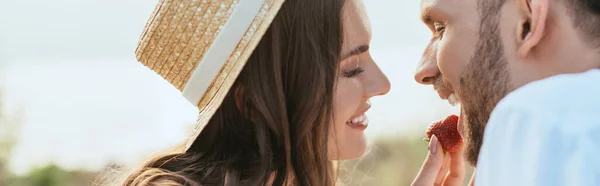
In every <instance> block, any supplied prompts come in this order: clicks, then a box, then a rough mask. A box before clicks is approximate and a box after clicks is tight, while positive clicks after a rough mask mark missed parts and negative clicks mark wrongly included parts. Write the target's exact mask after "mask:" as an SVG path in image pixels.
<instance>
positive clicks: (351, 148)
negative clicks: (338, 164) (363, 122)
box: [330, 132, 367, 160]
mask: <svg viewBox="0 0 600 186" xmlns="http://www.w3.org/2000/svg"><path fill="white" fill-rule="evenodd" d="M346 135H347V136H346V139H345V140H343V141H339V142H338V143H339V148H337V149H336V148H334V149H335V150H334V153H332V154H331V155H332V156H330V160H350V159H356V158H360V157H362V156H364V155H365V152H366V150H367V139H366V137H365V135H364V133H363V132H360V133H355V134H348V133H346ZM335 152H338V153H335Z"/></svg>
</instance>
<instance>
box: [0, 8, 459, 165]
mask: <svg viewBox="0 0 600 186" xmlns="http://www.w3.org/2000/svg"><path fill="white" fill-rule="evenodd" d="M365 1H366V2H365V4H366V7H367V12H368V14H369V16H370V18H371V24H372V29H373V41H372V43H371V44H372V46H371V54H372V55H373V58H374V59H375V60H376V62H377V63H378V64H379V66H380V68H381V69H382V70H383V72H384V73H385V74H386V75H388V78H389V79H390V81H391V84H392V89H391V91H390V93H389V94H388V95H386V96H383V97H377V98H373V100H372V103H373V107H372V109H371V110H370V111H369V112H368V115H369V120H370V121H371V122H370V125H369V128H368V129H367V133H368V134H369V136H370V137H371V138H374V137H378V136H386V135H387V136H390V135H422V131H420V129H422V128H423V126H424V125H427V124H428V123H429V122H431V121H433V120H437V119H439V118H440V117H443V116H444V115H446V114H448V113H451V112H456V108H452V107H450V106H449V105H448V104H447V103H446V102H445V101H442V100H440V99H439V97H438V96H437V94H435V92H433V91H432V90H433V89H432V87H430V86H421V85H418V84H417V83H415V82H414V80H413V73H414V71H415V69H416V65H417V63H418V60H419V58H420V55H421V53H422V50H423V48H424V47H425V45H426V43H427V41H428V40H429V36H430V32H429V31H428V29H427V28H426V27H425V26H423V25H422V24H421V23H420V20H419V1H417V0H413V1H405V0H365ZM156 2H157V1H156V0H52V1H47V0H27V1H13V0H0V4H2V6H0V90H1V91H3V94H4V102H5V104H6V106H7V108H6V109H7V112H8V113H9V114H11V115H13V116H17V117H20V118H21V119H22V121H23V125H22V126H21V128H20V131H19V132H20V133H19V141H18V144H17V147H16V149H15V152H14V154H13V161H12V162H11V167H12V168H13V170H14V171H16V172H17V173H25V172H26V171H28V170H29V169H30V168H32V167H35V166H42V165H45V164H47V163H57V164H59V165H60V166H63V167H65V168H68V169H82V168H83V169H91V170H99V169H101V168H102V167H103V166H104V165H105V164H106V163H108V162H119V163H123V164H134V163H137V162H139V161H140V160H141V159H144V158H147V157H149V156H151V155H152V154H153V153H155V152H157V151H160V150H162V149H165V148H166V147H169V146H172V145H174V144H177V143H179V142H181V141H182V140H184V139H185V138H186V137H187V136H186V134H187V132H186V130H187V129H189V128H190V125H192V124H193V123H194V122H195V120H196V117H197V109H196V108H194V106H192V105H191V104H189V103H188V102H187V101H185V99H184V98H183V97H182V96H181V94H180V93H179V92H178V91H177V90H176V89H175V88H173V87H172V86H171V85H169V84H168V83H167V82H166V81H164V80H162V78H161V77H160V76H158V75H156V74H155V73H153V72H152V71H150V70H148V69H146V68H145V67H144V66H143V65H141V64H138V63H137V62H136V60H135V57H134V50H135V47H136V44H137V41H138V39H139V36H140V34H141V31H142V29H143V26H144V24H145V23H146V21H147V18H148V17H149V15H150V13H151V12H152V10H153V9H154V6H155V3H156Z"/></svg>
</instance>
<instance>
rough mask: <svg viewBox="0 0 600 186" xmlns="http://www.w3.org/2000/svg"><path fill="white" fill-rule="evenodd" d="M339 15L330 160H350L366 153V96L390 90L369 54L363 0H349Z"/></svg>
mask: <svg viewBox="0 0 600 186" xmlns="http://www.w3.org/2000/svg"><path fill="white" fill-rule="evenodd" d="M342 18H343V29H344V31H343V32H344V42H343V46H342V61H341V63H340V67H339V69H340V70H339V73H338V77H337V84H336V89H335V91H334V97H333V99H334V102H333V118H334V119H333V125H332V128H331V129H330V131H331V132H330V136H329V141H328V147H329V159H330V160H342V159H353V158H358V157H360V156H362V155H363V154H364V153H365V150H366V146H367V141H366V138H365V135H364V130H365V129H366V128H367V125H368V122H369V121H368V119H367V117H366V115H365V112H366V111H367V110H368V109H369V108H370V107H371V104H370V102H369V99H370V98H371V97H373V96H377V95H384V94H386V93H387V92H388V91H389V90H390V82H389V81H388V79H387V77H386V76H385V75H384V74H383V73H382V72H381V70H380V69H379V67H378V66H377V64H375V62H374V61H373V59H372V58H371V54H370V53H369V44H370V42H371V26H370V23H369V20H368V18H367V16H366V13H365V10H364V5H363V2H362V0H348V1H347V2H346V5H345V6H344V12H343V16H342Z"/></svg>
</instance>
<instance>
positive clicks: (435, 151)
mask: <svg viewBox="0 0 600 186" xmlns="http://www.w3.org/2000/svg"><path fill="white" fill-rule="evenodd" d="M443 164H444V150H443V149H442V145H441V144H440V143H439V141H438V139H437V137H436V136H435V135H433V136H431V140H429V153H428V154H427V158H426V159H425V162H423V166H422V167H421V170H420V171H419V174H418V175H417V177H416V178H415V180H414V181H413V183H412V185H413V186H421V185H423V186H425V185H426V186H431V185H433V184H434V182H435V179H436V178H437V176H438V173H439V171H440V168H442V165H443Z"/></svg>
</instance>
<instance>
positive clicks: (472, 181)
mask: <svg viewBox="0 0 600 186" xmlns="http://www.w3.org/2000/svg"><path fill="white" fill-rule="evenodd" d="M476 172H477V171H476V170H473V175H472V176H471V181H470V182H469V186H475V173H476Z"/></svg>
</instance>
